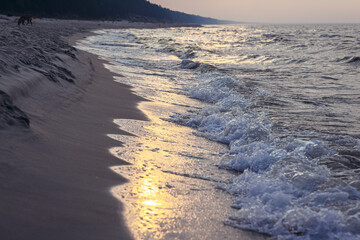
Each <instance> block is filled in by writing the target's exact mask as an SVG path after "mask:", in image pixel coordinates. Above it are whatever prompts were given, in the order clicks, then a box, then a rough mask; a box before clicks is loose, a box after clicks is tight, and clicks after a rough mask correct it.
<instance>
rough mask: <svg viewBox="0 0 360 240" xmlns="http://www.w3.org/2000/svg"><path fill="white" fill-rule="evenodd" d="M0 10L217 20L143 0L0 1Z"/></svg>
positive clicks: (71, 15) (60, 15) (93, 16)
mask: <svg viewBox="0 0 360 240" xmlns="http://www.w3.org/2000/svg"><path fill="white" fill-rule="evenodd" d="M0 13H2V14H8V15H9V14H10V15H22V14H31V15H35V16H37V17H50V18H68V19H99V20H120V19H129V20H139V21H144V20H145V21H158V22H177V23H210V24H216V23H220V21H218V20H216V19H212V18H204V17H200V16H196V15H190V14H185V13H181V12H176V11H171V10H169V9H166V8H162V7H161V6H159V5H156V4H152V3H150V2H148V1H146V0H1V3H0Z"/></svg>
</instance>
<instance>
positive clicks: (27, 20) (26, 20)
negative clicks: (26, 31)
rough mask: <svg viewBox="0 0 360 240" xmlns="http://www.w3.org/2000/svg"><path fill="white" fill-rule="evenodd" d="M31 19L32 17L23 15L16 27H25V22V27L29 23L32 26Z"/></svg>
mask: <svg viewBox="0 0 360 240" xmlns="http://www.w3.org/2000/svg"><path fill="white" fill-rule="evenodd" d="M33 18H34V17H33V16H31V15H23V16H21V17H20V18H19V20H18V25H20V24H22V25H25V22H26V25H28V24H29V23H30V24H31V25H32V20H33Z"/></svg>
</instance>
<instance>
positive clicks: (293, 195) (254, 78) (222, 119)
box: [81, 25, 360, 239]
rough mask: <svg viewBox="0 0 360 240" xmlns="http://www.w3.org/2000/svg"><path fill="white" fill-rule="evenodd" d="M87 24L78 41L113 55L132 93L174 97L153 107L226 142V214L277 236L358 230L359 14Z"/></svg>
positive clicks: (236, 223) (348, 235)
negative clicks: (303, 20) (347, 18)
mask: <svg viewBox="0 0 360 240" xmlns="http://www.w3.org/2000/svg"><path fill="white" fill-rule="evenodd" d="M96 33H98V35H96V36H92V37H89V38H87V39H86V40H85V41H83V42H82V46H81V48H82V49H85V50H88V51H91V52H93V53H96V54H98V55H100V56H103V57H105V58H107V59H111V60H112V61H113V62H116V65H118V71H121V72H120V73H122V74H123V75H124V77H123V78H121V80H119V81H121V82H123V83H126V84H129V85H131V86H134V87H135V90H136V92H137V94H140V95H142V96H144V97H145V98H147V99H149V100H151V101H154V102H159V103H165V104H168V105H171V106H173V108H171V111H169V112H168V113H167V114H165V116H164V115H163V116H161V119H163V120H165V121H168V122H171V123H175V124H180V125H183V126H187V127H190V128H193V129H195V130H196V135H197V136H198V137H203V138H206V139H208V140H211V141H215V142H219V143H222V144H226V145H227V146H228V148H227V149H226V150H225V151H219V152H217V153H216V155H217V156H216V159H217V161H218V163H217V166H218V167H219V168H220V169H222V171H223V173H224V176H228V175H227V173H226V172H231V173H232V174H230V176H232V177H230V179H227V180H226V181H219V182H218V184H217V185H216V188H218V189H222V190H224V191H226V192H228V193H229V194H231V195H232V196H233V204H232V206H231V207H232V208H234V209H235V210H234V211H233V214H231V216H229V218H228V219H224V222H225V223H226V224H227V225H230V226H233V227H236V228H241V229H250V230H254V231H258V232H262V233H267V234H270V235H272V236H276V238H278V239H359V238H360V192H359V191H360V140H359V137H360V84H359V81H360V25H219V26H204V27H193V28H189V27H183V28H163V29H162V28H159V29H126V30H99V31H97V32H96ZM194 169H195V170H196V167H194ZM199 171H200V170H199ZM220 173H221V171H220ZM201 174H203V173H201ZM201 176H203V177H205V178H206V176H204V175H201ZM228 207H229V208H230V206H228ZM208 211H212V209H208Z"/></svg>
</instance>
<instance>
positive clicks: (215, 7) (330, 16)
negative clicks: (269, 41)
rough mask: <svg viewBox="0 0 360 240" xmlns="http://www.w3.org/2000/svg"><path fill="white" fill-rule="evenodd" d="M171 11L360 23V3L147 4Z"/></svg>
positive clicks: (185, 0) (233, 0)
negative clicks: (157, 5)
mask: <svg viewBox="0 0 360 240" xmlns="http://www.w3.org/2000/svg"><path fill="white" fill-rule="evenodd" d="M149 1H150V2H152V3H156V4H159V5H161V6H163V7H166V8H170V9H171V10H176V11H181V12H186V13H191V14H197V15H201V16H204V17H213V18H217V19H222V20H235V21H243V22H262V23H360V0H149Z"/></svg>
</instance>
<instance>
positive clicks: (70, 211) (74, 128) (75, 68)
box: [0, 28, 146, 240]
mask: <svg viewBox="0 0 360 240" xmlns="http://www.w3.org/2000/svg"><path fill="white" fill-rule="evenodd" d="M92 30H94V29H91V28H90V29H88V30H87V31H88V32H84V30H82V32H81V33H80V34H75V35H72V36H70V37H66V36H65V38H67V39H68V43H69V44H71V45H73V44H74V43H75V42H76V40H78V39H79V38H80V37H85V36H88V35H91V34H92V33H91V31H92ZM62 37H64V36H62ZM76 57H77V60H76V61H73V62H72V64H73V65H72V66H71V67H70V68H71V72H72V73H73V75H74V76H75V77H76V80H77V86H75V88H77V89H76V90H75V91H74V92H72V93H71V94H70V96H69V95H65V96H62V98H63V99H61V101H60V102H59V103H56V105H55V107H54V108H52V109H47V108H44V109H41V110H36V111H35V114H32V113H30V114H29V110H30V109H31V108H30V107H31V106H30V105H31V102H32V101H33V99H30V100H29V101H27V100H28V99H27V97H26V96H25V97H21V98H17V99H16V100H15V103H16V105H17V106H21V108H22V109H23V110H24V111H25V112H27V113H28V114H29V115H30V119H31V121H30V126H31V127H30V128H29V129H18V128H17V127H10V128H6V129H2V130H1V132H0V134H1V135H2V141H1V142H2V143H3V144H2V146H1V148H0V151H1V152H2V153H3V154H2V157H0V165H1V168H0V179H1V183H0V195H1V196H2V197H1V201H0V216H1V217H0V238H1V239H4V240H6V239H28V238H29V237H31V238H32V239H132V236H131V233H130V232H129V230H128V229H127V227H126V226H125V221H124V220H123V217H122V214H119V213H120V212H121V211H122V210H123V207H122V203H121V202H120V201H118V200H117V199H115V198H114V197H113V196H112V195H111V193H110V189H111V187H113V186H116V185H119V184H122V183H124V182H126V179H124V178H123V177H121V176H119V175H118V174H116V173H114V172H112V171H111V170H110V167H113V166H117V165H124V164H128V163H126V162H125V161H122V160H120V159H118V158H116V157H114V156H113V155H111V154H110V152H109V150H108V149H110V148H111V147H115V146H120V145H121V144H120V143H119V142H118V141H114V140H112V139H110V138H109V137H107V136H106V134H108V133H116V134H126V132H124V131H122V130H120V129H119V128H118V126H117V125H116V124H115V123H113V119H115V118H128V119H142V120H145V119H146V118H145V116H144V115H143V114H142V113H141V112H140V110H138V109H137V104H138V102H139V101H143V100H144V99H142V98H140V97H138V96H136V95H135V94H134V93H133V92H132V91H131V89H130V87H129V86H126V85H123V84H120V83H117V82H115V81H114V74H113V73H111V72H110V71H109V70H107V69H106V68H105V67H104V63H105V60H101V59H99V57H98V56H95V55H93V54H90V53H87V52H84V51H80V50H78V51H77V53H76ZM44 84H46V83H44ZM37 90H38V89H35V90H34V91H37ZM56 97H58V96H56ZM66 97H69V98H66ZM42 114H43V115H42Z"/></svg>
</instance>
